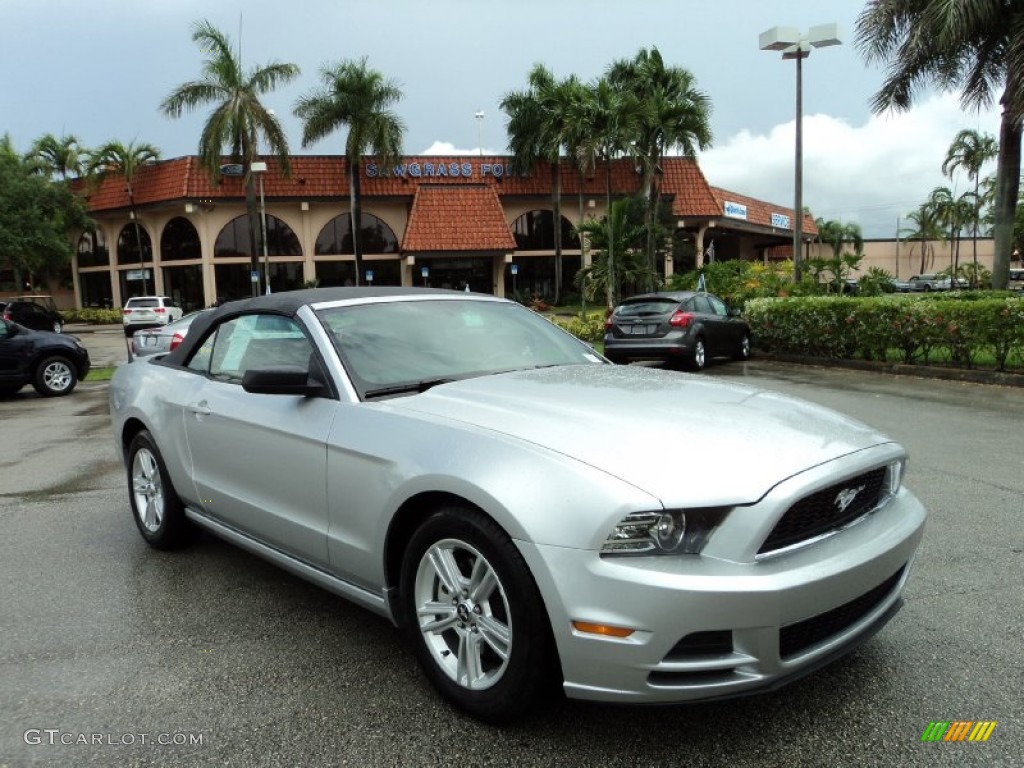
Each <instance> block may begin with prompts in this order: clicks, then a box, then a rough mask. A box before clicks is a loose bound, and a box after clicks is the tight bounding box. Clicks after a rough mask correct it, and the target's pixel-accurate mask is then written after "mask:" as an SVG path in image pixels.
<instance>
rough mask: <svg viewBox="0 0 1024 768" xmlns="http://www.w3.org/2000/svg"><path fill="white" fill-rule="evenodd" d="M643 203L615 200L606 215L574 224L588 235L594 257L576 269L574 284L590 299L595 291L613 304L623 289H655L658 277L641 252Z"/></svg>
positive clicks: (639, 290) (642, 241) (643, 237)
mask: <svg viewBox="0 0 1024 768" xmlns="http://www.w3.org/2000/svg"><path fill="white" fill-rule="evenodd" d="M642 210H643V203H642V202H640V201H638V200H637V199H636V198H627V199H624V200H616V201H615V202H614V203H612V205H611V209H610V210H609V213H608V215H607V216H604V217H602V218H601V219H587V220H586V221H584V222H583V223H582V224H580V225H579V226H578V227H577V228H576V232H577V234H579V235H580V236H581V237H582V236H586V237H588V238H589V239H590V243H591V246H592V247H593V249H594V258H593V261H592V262H591V264H590V265H589V266H586V267H583V268H582V269H581V270H580V271H579V272H577V273H576V279H575V283H576V287H577V288H579V289H580V291H581V292H582V293H583V294H584V295H585V296H586V297H587V298H588V299H590V300H591V301H593V300H594V298H595V297H596V296H597V295H599V294H602V293H603V294H604V295H605V296H607V297H609V299H610V300H609V308H613V307H615V306H616V305H617V304H618V303H619V300H620V298H621V297H622V296H623V294H624V293H625V292H627V291H628V292H631V293H632V292H643V291H652V290H656V289H657V287H658V285H659V283H660V280H661V278H660V277H659V275H658V273H657V272H655V271H654V270H653V269H651V266H650V264H649V263H648V262H647V259H646V257H645V256H644V253H643V244H644V239H645V233H646V229H645V227H644V225H643V213H642Z"/></svg>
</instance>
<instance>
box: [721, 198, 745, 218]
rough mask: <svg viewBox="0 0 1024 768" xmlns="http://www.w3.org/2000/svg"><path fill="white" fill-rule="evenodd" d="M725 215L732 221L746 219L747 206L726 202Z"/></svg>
mask: <svg viewBox="0 0 1024 768" xmlns="http://www.w3.org/2000/svg"><path fill="white" fill-rule="evenodd" d="M725 215H726V216H731V217H732V218H734V219H745V218H747V206H745V205H743V204H742V203H733V202H730V201H728V200H726V201H725Z"/></svg>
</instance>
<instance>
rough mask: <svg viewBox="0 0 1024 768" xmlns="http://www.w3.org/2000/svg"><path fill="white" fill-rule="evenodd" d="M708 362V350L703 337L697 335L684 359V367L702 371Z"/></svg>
mask: <svg viewBox="0 0 1024 768" xmlns="http://www.w3.org/2000/svg"><path fill="white" fill-rule="evenodd" d="M707 364H708V350H707V347H706V346H705V344H704V337H703V336H698V337H697V339H696V340H695V341H694V342H693V349H691V350H690V356H689V357H688V358H687V360H686V367H687V368H689V369H690V370H691V371H703V370H704V366H706V365H707Z"/></svg>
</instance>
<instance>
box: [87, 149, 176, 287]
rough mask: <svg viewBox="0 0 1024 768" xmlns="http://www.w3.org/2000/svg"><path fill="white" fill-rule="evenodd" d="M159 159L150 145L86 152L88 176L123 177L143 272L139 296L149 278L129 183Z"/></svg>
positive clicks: (131, 188)
mask: <svg viewBox="0 0 1024 768" xmlns="http://www.w3.org/2000/svg"><path fill="white" fill-rule="evenodd" d="M159 159H160V150H159V149H157V148H156V147H154V146H153V145H152V144H136V143H135V142H134V141H129V142H128V143H127V144H124V143H122V142H120V141H117V140H113V141H108V142H107V143H106V144H104V145H103V146H101V147H99V148H98V149H96V150H94V151H93V152H90V153H89V162H88V164H87V167H88V174H89V176H90V177H93V178H94V179H95V178H97V177H99V176H101V175H106V174H107V173H116V174H119V175H120V176H121V177H123V178H124V186H125V191H126V192H127V193H128V208H129V210H130V212H131V213H130V215H131V220H132V224H133V226H134V229H135V247H136V248H137V249H138V251H139V268H140V269H141V270H142V293H143V295H148V294H149V278H148V277H146V258H145V254H144V253H143V250H142V231H141V230H140V228H139V217H138V215H136V210H135V190H134V188H133V186H132V184H133V183H134V181H135V176H136V175H137V174H138V172H139V170H140V169H141V168H142V167H143V166H145V165H149V164H151V163H155V162H156V161H157V160H159Z"/></svg>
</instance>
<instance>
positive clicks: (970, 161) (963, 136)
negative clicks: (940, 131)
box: [942, 129, 999, 285]
mask: <svg viewBox="0 0 1024 768" xmlns="http://www.w3.org/2000/svg"><path fill="white" fill-rule="evenodd" d="M998 154H999V144H998V143H997V142H996V140H995V137H994V136H990V135H989V134H987V133H978V132H977V131H972V130H970V129H964V130H962V131H960V133H958V134H957V135H956V137H955V138H954V139H953V143H952V144H950V145H949V150H948V151H947V152H946V159H945V160H944V161H943V163H942V172H943V173H944V174H946V176H948V177H949V179H950V181H952V180H953V172H954V171H955V170H956V169H957V168H962V169H963V170H964V172H965V173H966V174H967V179H968V181H972V182H974V210H973V211H972V217H971V218H972V222H973V224H974V230H973V238H972V240H973V248H972V256H973V261H974V270H975V272H977V269H978V223H979V219H980V217H981V207H982V202H983V201H982V198H981V168H982V166H983V165H985V163H987V162H989V161H990V160H993V159H994V158H995V157H996V156H997V155H998ZM971 285H974V283H971Z"/></svg>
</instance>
